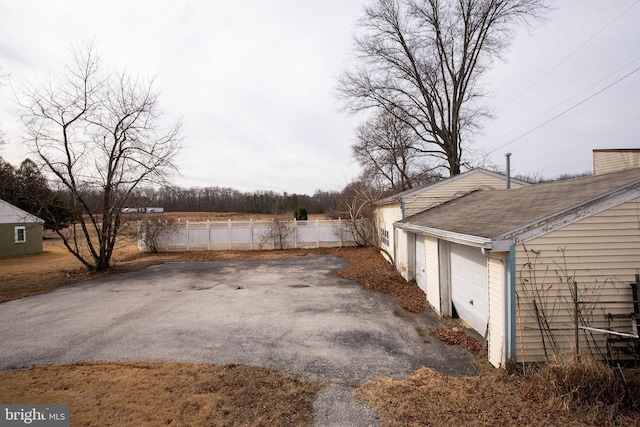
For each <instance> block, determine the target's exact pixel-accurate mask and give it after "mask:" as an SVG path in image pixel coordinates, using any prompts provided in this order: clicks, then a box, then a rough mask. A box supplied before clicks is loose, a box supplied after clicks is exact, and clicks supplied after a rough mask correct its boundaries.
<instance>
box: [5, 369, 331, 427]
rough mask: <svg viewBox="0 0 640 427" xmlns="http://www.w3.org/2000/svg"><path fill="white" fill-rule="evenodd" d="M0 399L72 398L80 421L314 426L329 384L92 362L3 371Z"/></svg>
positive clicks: (241, 372) (273, 374)
mask: <svg viewBox="0 0 640 427" xmlns="http://www.w3.org/2000/svg"><path fill="white" fill-rule="evenodd" d="M0 383H2V387H0V402H4V403H7V402H11V403H34V402H46V403H48V404H56V403H61V404H63V403H64V404H69V405H70V410H71V413H70V419H71V425H74V426H76V425H77V426H109V425H113V426H150V427H151V426H154V427H155V426H161V425H168V426H224V425H236V426H256V425H263V426H266V425H269V426H284V425H287V426H288V425H310V424H311V421H312V413H313V411H312V406H313V400H314V397H315V394H316V393H317V392H318V391H319V390H321V389H322V388H323V387H324V385H323V384H320V383H317V382H313V381H310V380H307V379H304V378H300V377H296V376H293V375H288V374H285V373H282V372H279V371H276V370H273V369H269V368H259V367H250V366H240V365H226V366H216V365H212V364H191V363H144V362H135V363H132V362H121V363H109V362H103V363H98V362H91V363H74V364H71V365H57V366H37V367H33V368H30V369H25V370H19V371H8V372H0Z"/></svg>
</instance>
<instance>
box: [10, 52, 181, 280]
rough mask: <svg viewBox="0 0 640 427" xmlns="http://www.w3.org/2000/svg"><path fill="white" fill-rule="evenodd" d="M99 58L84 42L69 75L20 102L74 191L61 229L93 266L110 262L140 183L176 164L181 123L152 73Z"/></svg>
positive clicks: (52, 166)
mask: <svg viewBox="0 0 640 427" xmlns="http://www.w3.org/2000/svg"><path fill="white" fill-rule="evenodd" d="M99 65H100V60H99V58H98V56H97V55H96V52H95V46H94V45H93V44H90V45H88V46H87V47H86V48H85V49H84V50H83V51H79V50H76V51H75V55H74V63H73V64H72V66H71V67H69V68H67V70H66V73H65V74H64V76H62V77H61V78H59V79H58V80H56V81H50V82H46V83H44V84H41V85H40V86H38V87H33V86H32V87H27V88H25V90H24V94H23V96H22V98H21V99H20V100H19V103H20V105H21V107H22V120H23V123H24V125H25V127H26V129H27V132H28V135H29V138H28V142H29V143H30V145H31V147H32V148H33V150H34V152H35V153H36V154H37V156H38V160H39V161H40V162H41V163H42V164H43V165H44V166H45V169H46V170H48V172H50V173H51V174H52V175H53V176H54V177H55V178H56V180H57V181H59V183H60V184H61V185H62V186H63V187H64V188H65V189H66V190H68V191H69V192H70V193H71V195H72V203H73V211H74V213H75V218H76V222H75V223H74V224H73V226H72V227H71V228H70V230H65V231H64V232H63V230H59V234H60V235H61V237H62V238H63V241H64V243H65V245H66V246H67V248H68V249H69V251H70V252H71V253H73V255H75V256H76V258H78V259H79V260H80V261H81V262H82V263H83V264H84V265H85V266H87V267H88V268H90V269H97V270H102V269H105V268H108V267H109V265H110V260H111V256H112V255H113V249H114V247H115V243H116V239H117V236H118V232H119V230H120V227H121V218H120V212H121V210H122V208H123V207H125V205H126V202H127V199H128V198H129V197H130V195H131V194H132V192H133V191H134V189H135V188H137V187H138V186H139V185H140V184H157V183H163V182H164V181H165V179H166V178H167V176H168V174H169V173H170V172H171V171H173V170H174V169H175V167H174V163H173V159H174V157H175V155H176V154H177V151H178V149H179V148H180V142H181V140H180V127H181V124H180V122H178V123H176V124H175V125H173V126H171V127H169V128H167V129H163V128H162V125H161V124H160V119H161V114H160V111H159V101H158V94H157V93H156V92H155V91H154V90H153V81H152V80H151V81H144V80H142V79H140V78H132V77H130V76H128V75H126V74H125V73H122V74H115V73H107V74H104V73H102V72H101V70H100V67H99ZM96 194H99V197H97V198H96V197H94V196H95V195H96Z"/></svg>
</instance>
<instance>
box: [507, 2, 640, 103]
mask: <svg viewBox="0 0 640 427" xmlns="http://www.w3.org/2000/svg"><path fill="white" fill-rule="evenodd" d="M638 3H640V0H636V1H635V3H633V4H631V5H630V6H629V7H627V8H626V9H625V10H623V11H622V12H620V13H619V14H618V15H617V16H616V17H615V18H613V19H612V20H611V21H609V23H607V24H606V25H605V26H604V27H602V28H600V29H599V30H598V31H596V33H595V34H593V35H592V36H591V37H589V38H588V39H587V40H586V41H585V42H583V43H582V44H581V45H580V46H578V47H577V48H576V49H574V50H573V51H572V52H571V53H570V54H569V55H567V56H566V57H565V58H564V59H563V60H562V61H560V62H559V63H558V64H556V65H555V66H554V67H553V68H551V69H550V70H549V71H547V72H546V73H544V74H543V75H542V76H541V77H540V78H538V80H536V81H534V82H533V83H531V84H530V85H529V86H528V87H527V88H526V89H524V90H523V91H522V92H520V93H519V94H517V95H516V96H515V97H514V98H512V99H511V100H510V101H509V102H507V103H506V104H505V105H503V106H502V107H501V108H500V109H499V110H498V111H497V112H498V113H499V112H500V111H502V110H504V109H505V108H507V107H508V106H509V105H511V104H512V103H513V102H514V101H515V100H517V99H518V98H520V97H521V96H522V95H524V94H525V93H527V92H529V91H530V90H531V89H532V88H533V87H534V86H535V85H537V84H538V83H540V82H541V81H542V80H543V79H544V78H545V77H547V76H548V75H549V74H551V73H553V72H554V71H555V70H557V69H558V68H559V67H560V66H561V65H562V64H564V63H565V62H567V61H568V60H569V58H571V57H572V56H573V55H575V54H576V53H577V52H578V51H579V50H580V49H582V48H583V47H585V46H586V45H587V44H589V42H591V40H593V39H595V38H596V37H598V36H599V35H600V34H601V33H602V32H603V31H604V30H606V29H607V28H608V27H609V26H611V25H612V24H613V23H614V22H615V21H617V20H618V19H619V18H620V17H621V16H622V15H624V14H625V13H627V11H628V10H629V9H631V8H632V7H634V6H635V5H637V4H638Z"/></svg>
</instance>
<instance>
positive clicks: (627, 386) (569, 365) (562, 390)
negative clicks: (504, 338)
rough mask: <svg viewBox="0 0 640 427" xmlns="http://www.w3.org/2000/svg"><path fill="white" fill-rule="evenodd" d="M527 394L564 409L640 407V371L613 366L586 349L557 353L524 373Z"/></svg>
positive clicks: (626, 408)
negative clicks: (575, 352)
mask: <svg viewBox="0 0 640 427" xmlns="http://www.w3.org/2000/svg"><path fill="white" fill-rule="evenodd" d="M525 378H526V379H527V380H528V381H527V383H528V384H529V389H528V390H527V394H528V395H529V396H530V397H534V398H536V399H539V400H546V401H549V402H551V403H552V404H554V405H558V406H559V407H561V408H563V409H565V410H578V409H579V408H581V407H584V406H594V407H602V408H603V410H606V411H608V412H609V413H610V414H612V415H613V414H615V413H618V412H620V411H626V410H631V409H636V410H637V409H638V404H640V401H639V396H640V371H638V370H637V369H624V370H623V369H622V368H621V367H620V366H617V367H612V366H609V365H607V364H606V363H604V362H601V361H599V360H597V359H596V358H594V357H593V356H591V355H590V354H589V353H586V352H583V353H582V354H580V357H577V355H576V354H573V355H570V356H569V357H565V358H561V357H556V358H555V359H554V360H553V361H552V362H549V363H546V364H543V365H539V366H536V367H534V368H533V369H530V370H529V372H528V373H527V374H526V375H525Z"/></svg>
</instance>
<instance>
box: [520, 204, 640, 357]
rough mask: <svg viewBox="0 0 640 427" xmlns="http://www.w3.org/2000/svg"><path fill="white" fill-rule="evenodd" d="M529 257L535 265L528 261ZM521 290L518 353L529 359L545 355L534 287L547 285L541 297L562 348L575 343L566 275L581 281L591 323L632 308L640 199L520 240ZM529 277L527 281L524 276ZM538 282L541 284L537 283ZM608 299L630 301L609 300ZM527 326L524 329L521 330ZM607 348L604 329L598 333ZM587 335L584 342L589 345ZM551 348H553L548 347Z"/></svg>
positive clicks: (599, 324) (639, 254)
mask: <svg viewBox="0 0 640 427" xmlns="http://www.w3.org/2000/svg"><path fill="white" fill-rule="evenodd" d="M527 262H529V263H530V264H528V265H530V266H531V268H528V267H527ZM516 264H517V267H516V269H517V271H516V275H517V281H516V287H517V294H518V299H519V303H520V313H519V318H518V319H516V320H517V321H518V327H517V334H518V339H517V346H518V350H517V356H518V358H519V360H520V359H521V358H522V345H524V349H525V350H524V358H525V361H537V360H543V359H544V358H545V355H544V347H543V346H542V339H541V335H540V329H539V328H538V322H537V318H536V315H535V311H534V307H533V302H532V301H533V298H532V294H533V293H534V292H533V291H532V290H533V289H535V288H540V289H544V296H541V297H538V298H537V300H538V301H537V303H538V304H539V305H540V306H541V307H542V308H545V309H546V312H547V314H548V317H549V318H550V319H551V323H552V325H551V326H552V328H556V329H558V331H556V332H555V336H556V340H557V341H558V344H559V346H560V348H561V349H562V351H564V352H567V351H570V350H571V349H572V347H573V343H574V335H573V304H571V301H572V299H571V295H570V291H569V287H568V286H567V285H566V278H567V277H572V278H574V280H575V281H576V282H577V283H578V287H579V289H580V293H581V298H580V299H581V300H583V301H587V302H589V304H585V305H584V310H585V313H587V314H589V317H590V320H589V324H590V326H592V327H596V328H604V327H606V326H607V322H606V320H605V316H604V313H612V314H624V313H631V312H632V311H633V306H632V304H631V300H632V298H631V288H630V286H629V283H631V282H633V281H634V280H635V274H637V273H638V272H639V271H640V199H635V200H633V201H630V202H627V203H624V204H621V205H619V206H617V207H614V208H611V209H608V210H606V211H604V212H601V213H599V214H596V215H593V216H591V217H588V218H585V219H583V220H581V221H579V222H576V223H574V224H571V225H568V226H566V227H563V228H562V229H559V230H556V231H553V232H550V233H548V234H546V235H544V236H541V237H538V238H535V239H533V240H531V241H529V242H526V243H525V244H524V245H518V247H517V253H516ZM525 280H526V281H525ZM533 283H536V284H537V285H536V286H534V285H533ZM607 301H623V302H625V301H627V302H628V303H616V304H608V305H606V304H605V303H606V302H607ZM612 328H613V329H614V330H617V331H619V332H630V331H631V322H630V320H627V321H616V322H615V323H613V324H612ZM520 329H522V334H520ZM593 336H594V337H595V339H596V344H595V345H596V346H598V347H599V348H600V349H604V338H605V335H604V334H593ZM584 338H585V336H584V335H583V334H581V342H580V345H581V347H582V348H585V346H586V344H587V343H586V341H585V340H584ZM548 350H549V349H548Z"/></svg>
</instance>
